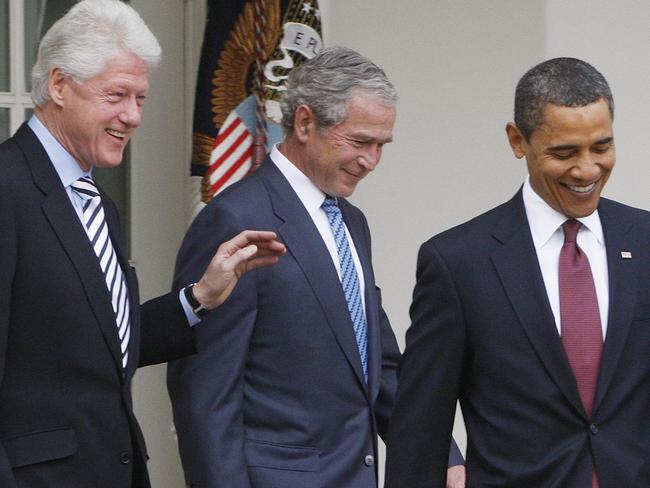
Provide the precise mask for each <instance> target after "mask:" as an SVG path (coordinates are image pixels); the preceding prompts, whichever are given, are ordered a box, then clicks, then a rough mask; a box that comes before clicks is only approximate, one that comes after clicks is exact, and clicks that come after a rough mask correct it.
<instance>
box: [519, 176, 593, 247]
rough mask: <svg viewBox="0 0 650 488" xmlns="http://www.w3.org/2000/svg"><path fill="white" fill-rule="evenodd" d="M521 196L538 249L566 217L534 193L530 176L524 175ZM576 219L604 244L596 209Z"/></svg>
mask: <svg viewBox="0 0 650 488" xmlns="http://www.w3.org/2000/svg"><path fill="white" fill-rule="evenodd" d="M522 196H523V198H524V208H525V209H526V217H527V218H528V225H529V226H530V232H531V234H532V236H533V242H534V244H535V248H536V249H539V248H541V247H543V246H544V245H545V244H546V243H547V242H548V241H549V239H550V238H551V236H552V235H553V234H554V233H555V232H556V231H557V230H558V229H559V228H560V226H561V225H562V224H563V223H564V222H565V221H566V220H567V217H566V215H563V214H561V213H560V212H558V211H557V210H555V209H554V208H552V207H551V206H550V205H549V204H548V203H546V202H545V201H544V199H543V198H542V197H540V196H539V195H538V194H537V193H535V191H534V190H533V187H532V186H531V185H530V176H528V177H526V181H525V182H524V187H523V190H522ZM576 220H578V221H579V222H580V223H582V225H583V226H584V227H585V228H586V229H588V230H589V231H590V232H591V233H592V234H594V236H595V237H596V239H597V240H598V242H599V243H600V244H601V245H603V246H604V245H605V237H604V234H603V226H602V224H601V222H600V217H599V215H598V209H596V210H594V212H593V213H592V214H591V215H588V216H586V217H580V218H579V219H576Z"/></svg>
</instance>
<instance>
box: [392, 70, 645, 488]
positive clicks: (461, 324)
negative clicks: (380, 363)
mask: <svg viewBox="0 0 650 488" xmlns="http://www.w3.org/2000/svg"><path fill="white" fill-rule="evenodd" d="M514 115H515V120H514V122H510V123H508V124H507V125H506V134H507V137H508V141H509V143H510V146H511V148H512V151H513V154H514V156H515V157H516V158H518V159H521V158H525V159H526V163H527V168H528V175H529V176H528V178H527V179H526V181H525V182H524V184H523V186H522V188H520V190H519V191H518V192H517V193H516V195H515V196H514V197H513V198H512V199H511V200H510V201H509V202H507V203H504V204H503V205H500V206H499V207H497V208H495V209H493V210H490V211H489V212H487V213H485V214H483V215H481V216H479V217H476V218H475V219H472V220H470V221H469V222H466V223H464V224H462V225H460V226H457V227H455V228H453V229H451V230H448V231H446V232H443V233H442V234H440V235H437V236H435V237H433V238H432V239H430V240H429V241H427V242H425V243H424V244H423V245H422V248H421V249H420V255H419V258H418V268H417V284H416V287H415V291H414V294H413V304H412V307H411V318H412V325H411V327H410V329H409V331H408V332H407V337H406V350H405V351H404V356H403V357H402V360H401V363H400V375H399V389H398V394H397V400H396V405H395V411H394V414H393V418H392V419H391V426H390V435H389V444H388V459H387V474H386V478H387V484H386V486H387V487H390V488H432V487H442V486H444V476H445V469H444V467H445V458H446V452H447V449H448V445H447V442H448V439H449V435H450V433H451V429H452V423H453V418H454V411H455V407H456V400H457V399H460V403H461V407H462V410H463V417H464V419H465V423H466V426H467V436H468V448H467V485H468V486H477V487H479V486H480V487H484V486H499V487H504V488H506V487H511V488H521V487H562V488H587V487H592V488H597V487H601V488H617V487H623V486H625V487H648V486H650V455H649V454H648V453H649V447H650V422H648V420H647V419H648V412H650V361H648V351H650V333H649V332H650V294H649V293H648V290H650V214H649V213H648V212H647V211H644V210H639V209H635V208H631V207H628V206H625V205H622V204H620V203H617V202H614V201H611V200H608V199H605V198H601V192H602V190H603V188H604V187H605V184H606V182H607V180H608V178H609V176H610V174H611V171H612V169H613V167H614V164H615V161H616V152H615V146H614V132H613V128H612V124H613V118H614V102H613V99H612V94H611V91H610V89H609V86H608V84H607V81H606V80H605V78H604V77H603V75H602V74H601V73H599V72H598V71H597V70H596V69H595V68H594V67H593V66H591V65H589V64H588V63H586V62H584V61H581V60H579V59H574V58H555V59H551V60H548V61H545V62H543V63H540V64H539V65H537V66H535V67H533V68H531V69H530V70H529V71H528V72H527V73H526V74H525V75H524V76H523V77H522V78H521V80H520V81H519V83H518V85H517V89H516V93H515V111H514Z"/></svg>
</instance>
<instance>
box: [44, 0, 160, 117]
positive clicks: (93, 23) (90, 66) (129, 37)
mask: <svg viewBox="0 0 650 488" xmlns="http://www.w3.org/2000/svg"><path fill="white" fill-rule="evenodd" d="M123 52H128V53H132V54H134V55H135V56H137V57H138V58H141V59H142V60H143V61H144V62H146V63H147V64H148V65H149V68H150V69H153V68H155V67H156V66H157V65H158V63H159V62H160V57H161V49H160V44H159V43H158V40H157V39H156V37H155V36H154V35H153V33H152V32H151V31H150V30H149V28H148V27H147V25H146V24H145V23H144V21H143V20H142V18H141V17H140V15H139V14H138V13H137V12H136V11H135V10H134V9H133V7H131V6H129V5H128V4H126V3H124V2H121V1H119V0H82V1H81V2H79V3H77V4H76V5H75V6H74V7H72V8H71V9H70V10H69V11H68V13H66V14H65V15H64V16H63V17H61V18H60V19H59V20H58V21H56V22H55V23H54V25H52V27H51V28H50V29H49V30H48V31H47V32H46V33H45V36H43V39H42V40H41V43H40V44H39V47H38V57H37V59H36V63H35V64H34V67H33V68H32V100H33V101H34V104H35V105H36V106H41V105H43V104H44V103H45V102H47V101H48V100H49V98H50V96H49V92H48V77H49V74H50V70H51V69H52V68H55V67H56V68H59V69H60V70H61V71H62V72H63V73H65V74H66V75H68V76H70V77H72V78H73V79H75V80H76V81H85V80H88V79H89V78H92V77H93V76H96V75H98V74H99V73H101V72H102V71H103V70H104V69H105V68H106V65H107V64H108V62H109V61H111V60H112V59H114V58H115V57H117V56H118V55H119V54H120V53H123Z"/></svg>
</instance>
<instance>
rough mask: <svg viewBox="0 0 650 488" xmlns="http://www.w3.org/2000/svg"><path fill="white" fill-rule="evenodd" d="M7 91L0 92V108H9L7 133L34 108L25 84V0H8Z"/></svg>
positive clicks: (18, 125) (14, 128) (16, 127)
mask: <svg viewBox="0 0 650 488" xmlns="http://www.w3.org/2000/svg"><path fill="white" fill-rule="evenodd" d="M8 49H9V91H8V92H0V108H8V109H9V135H11V134H13V133H14V132H16V130H17V129H18V127H20V124H22V123H23V122H24V121H25V120H26V119H27V115H26V114H27V110H29V109H33V108H34V103H33V102H32V99H31V95H30V92H28V91H27V90H26V88H27V87H26V86H25V69H26V68H25V2H24V0H9V46H8Z"/></svg>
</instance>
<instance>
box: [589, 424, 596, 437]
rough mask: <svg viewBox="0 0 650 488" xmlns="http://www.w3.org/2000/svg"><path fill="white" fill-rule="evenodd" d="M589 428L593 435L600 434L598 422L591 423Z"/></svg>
mask: <svg viewBox="0 0 650 488" xmlns="http://www.w3.org/2000/svg"><path fill="white" fill-rule="evenodd" d="M589 430H590V431H591V433H592V435H596V434H598V426H597V425H596V424H591V425H590V426H589Z"/></svg>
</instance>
